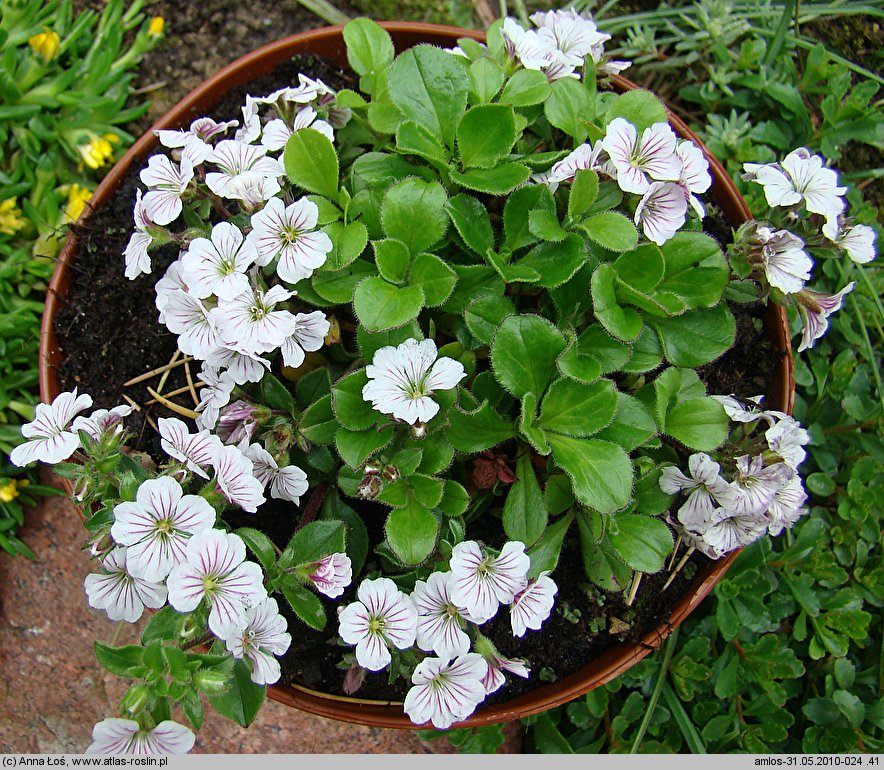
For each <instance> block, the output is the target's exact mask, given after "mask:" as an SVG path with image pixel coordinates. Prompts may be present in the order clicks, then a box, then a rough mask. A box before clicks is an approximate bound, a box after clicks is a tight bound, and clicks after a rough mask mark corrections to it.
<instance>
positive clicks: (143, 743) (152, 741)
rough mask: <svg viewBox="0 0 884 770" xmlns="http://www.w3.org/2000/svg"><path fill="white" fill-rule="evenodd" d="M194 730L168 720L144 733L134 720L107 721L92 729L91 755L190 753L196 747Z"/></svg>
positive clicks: (87, 751) (89, 751) (87, 750)
mask: <svg viewBox="0 0 884 770" xmlns="http://www.w3.org/2000/svg"><path fill="white" fill-rule="evenodd" d="M195 741H196V736H195V735H194V734H193V730H191V729H189V728H187V727H185V726H184V725H179V724H178V723H177V722H173V721H172V720H171V719H167V720H166V721H164V722H160V723H159V724H158V725H157V726H156V727H154V728H152V729H150V730H142V729H141V726H140V725H139V724H138V722H136V721H135V720H134V719H117V718H115V717H111V718H109V719H103V720H102V721H101V722H99V723H98V724H96V725H95V727H93V728H92V743H90V744H89V748H88V749H86V753H87V754H187V752H188V751H190V750H191V749H192V748H193V744H194V742H195Z"/></svg>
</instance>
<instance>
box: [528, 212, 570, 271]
mask: <svg viewBox="0 0 884 770" xmlns="http://www.w3.org/2000/svg"><path fill="white" fill-rule="evenodd" d="M528 230H529V231H530V232H531V235H533V236H534V237H535V238H539V239H540V240H541V241H551V242H552V243H561V242H562V241H563V240H565V238H566V237H567V236H568V233H567V232H566V231H565V229H564V228H563V227H562V225H561V224H560V223H559V218H558V217H557V216H556V214H555V212H553V211H529V212H528ZM569 277H570V276H569Z"/></svg>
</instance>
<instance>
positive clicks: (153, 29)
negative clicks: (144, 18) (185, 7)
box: [147, 16, 166, 37]
mask: <svg viewBox="0 0 884 770" xmlns="http://www.w3.org/2000/svg"><path fill="white" fill-rule="evenodd" d="M165 28H166V20H165V19H164V18H163V17H162V16H154V17H153V18H152V19H151V20H150V24H148V26H147V34H148V35H150V36H151V37H159V36H160V35H162V34H163V30H164V29H165Z"/></svg>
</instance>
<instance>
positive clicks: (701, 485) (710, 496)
mask: <svg viewBox="0 0 884 770" xmlns="http://www.w3.org/2000/svg"><path fill="white" fill-rule="evenodd" d="M688 472H689V473H690V474H691V475H690V476H685V475H684V474H683V473H682V472H681V471H680V470H679V469H678V468H676V467H675V466H674V465H668V466H666V467H665V468H663V472H662V473H661V474H660V482H659V483H660V489H661V490H663V491H664V492H665V493H666V494H667V495H674V494H677V493H678V492H687V495H688V499H687V500H686V501H685V504H684V505H683V506H682V507H681V508H680V509H679V511H678V520H679V522H681V524H682V526H684V527H685V529H687V530H688V531H690V532H695V531H699V530H701V529H702V528H703V527H705V526H706V524H707V523H708V522H709V517H710V516H711V515H712V512H713V511H714V510H715V509H716V508H718V507H720V506H726V507H729V506H731V505H733V503H734V500H735V498H736V493H735V491H734V489H733V488H732V487H731V486H730V484H728V483H727V481H725V480H724V479H723V478H722V476H721V466H719V464H718V463H717V462H715V461H714V460H713V459H712V458H711V457H710V456H709V455H707V454H706V453H705V452H697V453H695V454H692V455H691V456H690V457H689V458H688Z"/></svg>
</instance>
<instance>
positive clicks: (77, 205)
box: [62, 184, 92, 223]
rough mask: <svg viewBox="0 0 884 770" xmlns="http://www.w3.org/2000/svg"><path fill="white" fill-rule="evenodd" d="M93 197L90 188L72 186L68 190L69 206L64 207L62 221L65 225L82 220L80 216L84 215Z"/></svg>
mask: <svg viewBox="0 0 884 770" xmlns="http://www.w3.org/2000/svg"><path fill="white" fill-rule="evenodd" d="M91 197H92V190H90V189H89V188H88V187H80V185H78V184H72V185H71V186H70V189H69V190H68V203H67V206H65V207H64V212H63V213H62V221H63V222H65V223H67V222H76V221H77V220H78V219H79V218H80V214H82V213H83V209H84V208H86V204H87V203H88V202H89V199H90V198H91Z"/></svg>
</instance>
